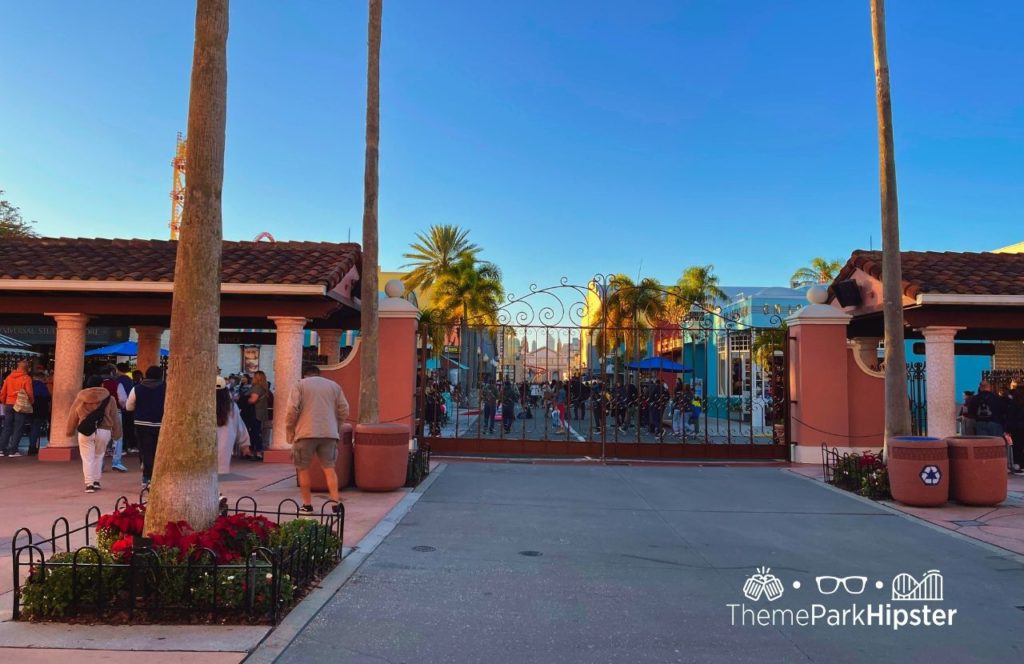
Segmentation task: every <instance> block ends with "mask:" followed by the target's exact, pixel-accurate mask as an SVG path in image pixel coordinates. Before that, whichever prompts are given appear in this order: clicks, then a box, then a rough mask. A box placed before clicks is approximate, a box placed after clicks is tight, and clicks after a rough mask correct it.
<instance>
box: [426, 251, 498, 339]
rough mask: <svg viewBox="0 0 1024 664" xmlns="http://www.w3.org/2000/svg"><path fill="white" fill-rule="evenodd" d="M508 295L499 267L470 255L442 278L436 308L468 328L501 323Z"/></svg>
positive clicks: (436, 291) (436, 295) (439, 279)
mask: <svg viewBox="0 0 1024 664" xmlns="http://www.w3.org/2000/svg"><path fill="white" fill-rule="evenodd" d="M504 296H505V289H504V287H503V286H502V284H501V270H500V269H498V266H497V265H495V264H494V263H488V262H487V261H477V260H476V259H475V258H473V256H472V255H469V254H467V255H463V256H462V258H460V259H459V260H458V262H456V263H454V264H453V265H452V266H451V267H449V268H448V269H447V270H446V271H445V272H443V273H442V274H441V275H440V277H439V278H438V280H437V283H436V288H435V291H434V300H435V303H436V304H435V308H436V309H437V310H439V311H443V312H445V315H446V316H447V319H448V320H454V319H456V318H459V319H462V321H463V322H464V323H465V324H467V325H468V324H470V323H471V324H473V325H495V324H497V317H498V308H499V307H500V306H501V301H502V298H504Z"/></svg>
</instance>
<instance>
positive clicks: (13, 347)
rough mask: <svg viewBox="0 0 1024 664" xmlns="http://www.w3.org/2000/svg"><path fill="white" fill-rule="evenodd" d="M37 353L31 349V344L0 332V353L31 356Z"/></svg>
mask: <svg viewBox="0 0 1024 664" xmlns="http://www.w3.org/2000/svg"><path fill="white" fill-rule="evenodd" d="M38 354H39V353H37V352H35V351H33V350H32V346H30V345H28V344H27V343H25V342H24V341H20V340H18V339H15V338H14V337H8V336H6V335H3V334H0V355H16V356H18V357H33V356H35V355H38Z"/></svg>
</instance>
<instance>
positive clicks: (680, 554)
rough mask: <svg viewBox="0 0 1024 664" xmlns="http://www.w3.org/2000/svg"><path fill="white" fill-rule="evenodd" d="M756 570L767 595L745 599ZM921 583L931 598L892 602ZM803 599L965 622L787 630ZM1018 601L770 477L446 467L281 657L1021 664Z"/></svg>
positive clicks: (1011, 559)
mask: <svg viewBox="0 0 1024 664" xmlns="http://www.w3.org/2000/svg"><path fill="white" fill-rule="evenodd" d="M762 566H764V567H770V568H771V570H770V572H769V573H770V574H774V575H777V577H778V579H779V580H780V582H781V585H780V586H779V587H780V588H781V591H777V592H781V596H780V597H778V598H777V599H776V600H775V601H773V602H772V601H768V600H767V599H765V597H763V596H760V597H759V599H757V600H752V599H749V598H745V597H744V595H743V592H742V590H743V588H744V585H745V583H747V582H748V580H749V579H750V578H751V577H752V575H755V574H756V573H757V568H759V567H762ZM929 570H940V571H941V574H942V575H943V576H944V597H943V599H942V600H932V601H928V602H920V601H892V599H891V586H892V583H893V580H894V578H895V577H896V576H897V575H899V574H901V573H908V574H911V575H912V576H913V577H914V578H915V579H921V577H922V575H923V574H924V573H925V572H927V571H929ZM819 576H837V577H847V576H863V577H865V579H864V585H865V589H864V590H863V592H861V593H860V594H858V595H852V594H849V593H848V592H847V591H846V590H845V589H843V588H839V589H838V590H837V591H836V592H835V593H834V594H831V595H823V594H821V592H819V590H818V587H817V583H818V581H817V578H816V577H819ZM758 579H760V577H758ZM794 583H798V584H799V588H797V587H795V585H794ZM825 583H826V586H827V583H828V582H827V580H826V581H825ZM850 583H851V586H852V587H853V589H854V590H856V589H857V588H856V587H855V586H856V584H857V580H855V579H854V580H851V581H850ZM876 583H880V584H882V588H881V589H878V588H876V587H875V584H876ZM755 585H757V583H755ZM730 604H732V605H736V607H739V608H730V606H729V605H730ZM814 605H819V606H821V607H822V610H824V611H828V612H829V613H828V615H829V616H831V615H832V613H831V612H833V611H839V612H841V611H842V610H844V609H847V610H850V613H848V614H847V616H846V618H845V619H846V620H849V621H853V622H855V617H856V613H855V612H856V610H857V609H858V608H859V609H861V610H862V611H863V609H864V607H866V606H869V605H870V606H871V607H874V606H879V607H882V609H880V610H885V609H884V607H886V605H888V607H889V610H890V612H891V610H893V609H898V610H910V609H918V610H921V609H923V607H924V606H925V605H928V606H929V610H930V611H933V610H935V609H942V610H945V611H947V612H948V611H949V610H953V609H955V610H956V613H955V614H953V624H952V625H951V626H942V627H940V626H930V627H923V626H919V627H909V626H905V627H903V628H901V629H898V630H894V629H893V627H892V626H891V625H889V626H878V625H874V626H865V625H853V624H848V625H847V626H829V625H828V624H827V623H825V622H821V621H819V622H818V623H817V624H815V625H814V626H810V625H808V626H800V625H797V624H786V620H785V617H786V611H789V613H790V614H791V615H797V614H798V613H799V611H800V610H801V609H806V610H808V611H812V610H817V609H814V608H813V607H814ZM1022 606H1024V564H1022V560H1021V558H1020V557H1019V556H1015V555H1014V554H1012V553H1010V552H1000V551H999V550H997V549H995V548H992V547H984V546H982V545H980V544H975V543H972V542H969V541H965V540H963V539H960V538H957V537H956V536H953V535H950V534H947V533H945V532H939V531H936V530H935V529H933V528H931V527H928V526H926V525H924V524H921V523H920V522H918V521H916V520H914V519H913V518H911V517H908V516H904V515H900V514H895V513H893V512H891V511H888V510H884V509H881V508H879V507H877V506H875V505H873V504H871V503H869V502H867V501H864V500H858V499H856V498H854V497H851V496H849V495H846V494H842V493H840V492H836V491H833V490H830V489H828V488H826V487H823V486H821V485H818V484H816V483H814V482H810V481H808V480H806V479H803V478H800V477H797V476H795V475H794V474H792V473H790V472H787V471H785V470H781V469H772V468H678V467H675V468H673V467H654V468H652V467H624V466H611V467H601V466H584V467H581V466H567V465H560V466H547V465H520V464H453V465H451V466H449V467H448V469H447V470H446V472H445V473H444V474H443V475H442V476H440V477H439V478H437V481H436V482H435V483H434V485H433V486H432V487H431V488H430V489H429V490H428V491H427V492H426V494H425V495H424V496H423V497H422V499H421V500H420V501H419V502H418V503H417V504H416V505H415V506H414V507H413V508H412V510H411V511H410V512H409V514H408V515H407V516H406V517H405V518H404V519H403V520H402V521H401V522H400V523H399V525H398V526H397V527H396V528H395V530H394V532H393V533H392V534H391V535H390V536H389V537H388V538H387V539H386V540H385V541H384V542H383V544H381V545H380V547H379V548H378V549H377V550H376V551H375V552H374V553H373V554H372V555H371V556H370V557H369V558H368V559H367V561H366V563H365V564H364V565H363V567H362V568H361V569H360V570H359V571H358V572H357V573H356V574H355V575H354V576H353V577H352V579H351V580H350V581H349V582H348V584H347V585H346V586H345V587H343V588H342V589H341V591H340V592H339V593H338V594H337V595H336V596H335V597H334V598H333V600H332V601H331V602H330V603H328V604H327V606H325V607H324V609H323V610H322V611H321V612H320V613H319V614H318V615H317V616H316V618H314V619H313V620H312V621H311V622H310V623H309V625H307V627H306V629H304V630H303V631H302V632H301V633H300V634H299V635H298V637H297V638H296V639H295V640H294V641H293V642H292V644H291V645H290V646H289V647H288V648H287V649H286V650H285V651H284V653H283V655H282V656H281V658H280V659H279V661H281V662H327V661H330V662H381V661H391V662H411V661H418V662H483V661H498V662H708V661H721V662H744V661H750V662H755V661H756V662H764V661H829V662H862V661H864V662H866V661H910V662H918V661H920V662H924V661H927V662H931V663H934V662H946V661H949V662H954V661H955V662H1004V661H1021V659H1022V657H1024V610H1021V609H1020V608H1019V607H1022ZM743 608H747V609H751V610H752V612H751V617H750V619H749V620H748V621H747V623H748V624H746V625H743V624H742V623H743V622H744V620H745V618H746V614H745V613H744V612H743ZM762 609H767V610H768V612H767V617H768V618H770V619H772V620H776V624H775V625H770V624H769V625H766V626H760V625H757V624H756V623H757V621H758V620H759V619H760V618H759V614H757V613H756V612H757V611H759V610H762ZM773 609H781V610H782V611H775V612H774V613H773V612H772V611H771V610H773ZM889 615H891V613H890V614H889ZM841 619H844V618H843V616H842V614H841V613H839V614H836V620H841ZM861 619H863V613H862V614H861ZM897 620H898V619H897ZM791 622H792V621H791ZM734 623H735V624H734ZM751 623H755V624H751Z"/></svg>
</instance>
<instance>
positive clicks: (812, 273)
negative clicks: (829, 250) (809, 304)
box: [789, 256, 843, 288]
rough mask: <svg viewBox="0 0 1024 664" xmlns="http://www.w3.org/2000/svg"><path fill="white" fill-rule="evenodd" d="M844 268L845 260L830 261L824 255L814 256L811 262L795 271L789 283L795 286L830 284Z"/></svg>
mask: <svg viewBox="0 0 1024 664" xmlns="http://www.w3.org/2000/svg"><path fill="white" fill-rule="evenodd" d="M841 269H843V262H842V261H839V260H835V261H829V260H825V259H824V258H822V257H820V256H819V257H817V258H812V259H811V264H810V265H809V266H806V267H802V268H800V269H799V270H797V271H796V272H794V273H793V276H792V277H790V278H789V283H790V285H791V286H792V287H793V288H799V287H801V286H813V285H814V284H829V283H832V281H833V280H834V279H835V278H836V275H837V274H839V270H841Z"/></svg>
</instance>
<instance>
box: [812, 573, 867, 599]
mask: <svg viewBox="0 0 1024 664" xmlns="http://www.w3.org/2000/svg"><path fill="white" fill-rule="evenodd" d="M814 582H815V583H817V584H818V592H819V593H821V594H822V595H832V594H834V593H835V592H836V591H837V590H839V586H842V587H843V589H844V590H846V592H847V593H849V594H850V595H859V594H861V593H862V592H864V588H865V587H867V583H868V577H866V576H842V577H840V576H816V577H814Z"/></svg>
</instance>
